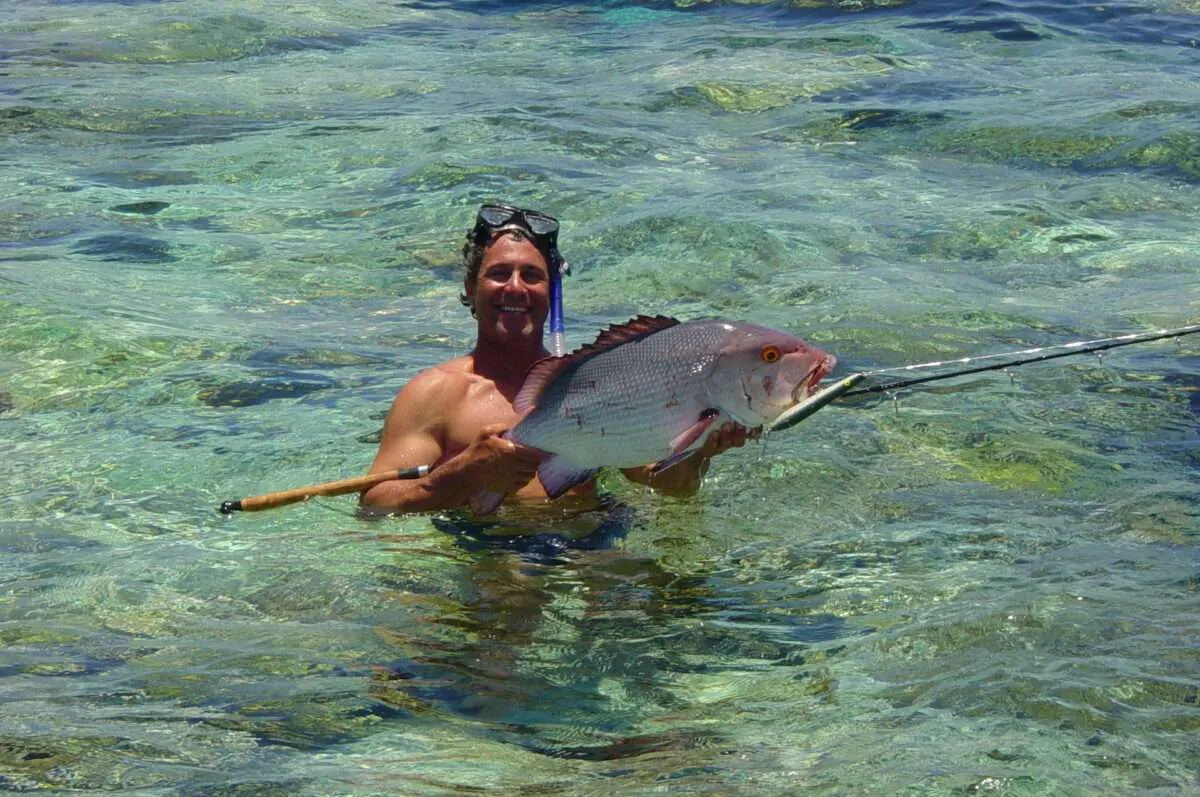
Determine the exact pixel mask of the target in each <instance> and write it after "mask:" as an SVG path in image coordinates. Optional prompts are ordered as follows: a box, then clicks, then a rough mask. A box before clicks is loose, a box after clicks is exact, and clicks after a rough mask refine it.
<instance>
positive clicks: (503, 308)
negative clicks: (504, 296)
mask: <svg viewBox="0 0 1200 797" xmlns="http://www.w3.org/2000/svg"><path fill="white" fill-rule="evenodd" d="M500 312H502V313H528V312H529V308H528V307H517V306H516V305H511V304H502V305H500Z"/></svg>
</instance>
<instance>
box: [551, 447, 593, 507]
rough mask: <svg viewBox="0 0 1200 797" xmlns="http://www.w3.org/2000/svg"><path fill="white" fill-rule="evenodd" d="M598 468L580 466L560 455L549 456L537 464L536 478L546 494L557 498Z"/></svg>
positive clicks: (590, 475) (591, 474)
mask: <svg viewBox="0 0 1200 797" xmlns="http://www.w3.org/2000/svg"><path fill="white" fill-rule="evenodd" d="M598 470H600V469H599V468H580V467H579V466H578V465H575V464H573V463H571V462H568V461H567V460H566V459H564V458H563V457H562V455H556V456H553V457H550V459H547V460H545V461H544V462H542V464H541V465H539V466H538V479H540V480H541V482H542V487H544V488H546V495H548V496H550V497H551V498H558V497H559V496H560V495H562V494H563V493H565V492H566V491H567V490H569V489H571V488H572V487H574V486H575V485H577V484H579V483H581V482H585V481H587V480H588V479H590V478H592V477H593V476H595V475H596V471H598Z"/></svg>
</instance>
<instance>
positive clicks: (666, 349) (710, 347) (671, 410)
mask: <svg viewBox="0 0 1200 797" xmlns="http://www.w3.org/2000/svg"><path fill="white" fill-rule="evenodd" d="M836 363H837V360H836V359H835V358H834V357H833V356H832V355H830V354H826V353H825V352H823V351H821V350H820V349H818V348H815V347H813V346H810V345H808V344H807V343H805V342H804V341H802V340H800V339H799V338H797V337H795V336H794V335H789V334H787V333H786V332H779V331H776V330H773V329H768V328H766V327H761V326H755V325H753V324H746V323H741V322H737V321H723V320H719V319H716V320H714V319H708V320H701V321H689V322H686V323H680V322H678V321H676V320H675V319H674V318H668V317H666V316H654V317H649V316H638V317H637V318H635V319H633V320H632V321H630V322H628V323H626V324H621V325H618V326H612V327H609V328H608V329H607V330H605V331H604V332H602V333H600V336H599V337H598V338H597V339H596V342H595V343H591V344H588V345H586V346H583V347H582V348H580V349H578V350H576V351H575V352H572V353H571V354H568V355H567V356H565V357H550V358H547V359H544V360H541V361H540V362H538V363H536V364H535V365H534V366H533V367H532V368H531V369H530V370H529V373H528V374H527V375H526V377H525V383H524V385H523V386H522V388H521V391H520V393H518V395H517V397H516V399H515V401H514V402H513V408H514V409H515V410H516V411H517V413H518V415H519V416H520V417H521V420H520V421H519V422H518V423H517V425H516V426H514V427H513V428H512V429H510V430H509V431H508V432H507V433H506V434H505V436H506V437H507V438H508V439H510V440H512V441H513V442H516V443H520V444H522V445H525V446H531V447H533V448H537V449H540V450H541V451H544V452H546V453H547V454H549V455H550V456H548V457H547V458H546V459H545V460H544V461H543V462H542V464H541V465H540V466H539V468H538V478H539V479H540V480H541V482H542V486H543V487H544V488H545V489H546V493H547V494H548V495H549V496H550V497H551V498H557V497H558V496H560V495H562V494H563V493H564V492H566V491H567V490H568V489H569V488H570V487H572V486H574V485H576V484H579V483H580V482H583V481H586V480H587V479H590V478H591V477H592V476H593V475H595V473H596V471H597V470H599V469H600V468H602V467H605V466H614V467H618V468H631V467H636V466H639V465H646V464H649V463H656V464H655V467H656V469H657V470H659V471H661V470H665V469H666V468H668V467H670V466H671V465H674V464H675V463H677V462H679V461H680V460H682V459H684V458H685V457H687V456H688V455H690V454H691V453H692V452H693V451H695V450H696V449H698V448H700V447H701V446H702V445H704V442H705V439H706V438H707V437H708V433H709V432H710V431H712V430H714V429H718V428H720V426H721V424H722V423H724V422H725V421H726V420H732V421H736V422H737V423H739V424H741V425H742V426H745V427H747V428H753V427H756V426H760V425H764V424H769V423H771V422H772V421H773V420H775V418H777V417H779V415H780V414H782V413H783V412H784V410H786V409H788V408H789V407H791V406H793V405H794V404H795V403H796V402H797V401H800V400H803V399H804V398H806V397H807V396H808V395H809V393H810V392H811V391H812V390H813V389H814V388H815V387H816V386H817V383H818V382H820V381H821V379H822V378H823V377H824V376H825V375H826V374H828V373H829V372H830V371H831V370H833V367H834V365H835V364H836ZM500 498H501V497H500V496H496V495H494V494H482V493H481V494H479V495H478V496H476V497H475V498H474V499H472V502H471V504H472V507H473V508H474V510H475V511H476V513H478V514H486V513H487V512H489V511H491V510H492V509H494V508H495V505H496V504H497V503H499V500H500Z"/></svg>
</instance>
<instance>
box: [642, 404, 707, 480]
mask: <svg viewBox="0 0 1200 797" xmlns="http://www.w3.org/2000/svg"><path fill="white" fill-rule="evenodd" d="M720 415H721V413H720V411H719V410H712V409H709V410H705V411H704V412H702V413H700V420H698V421H696V422H695V423H693V424H692V425H691V426H689V427H688V428H686V429H684V430H683V431H682V432H680V434H679V435H678V436H677V437H676V438H675V439H674V440H672V441H671V453H670V454H668V455H667V456H666V457H665V458H663V459H660V460H659V461H658V462H655V463H654V464H653V465H651V466H650V473H651V474H653V475H655V476H657V475H658V474H660V473H662V472H663V471H664V470H666V469H668V468H671V467H674V466H675V465H678V464H679V463H680V462H683V461H684V460H685V459H687V458H688V457H690V456H691V455H692V453H693V452H694V451H695V450H696V449H697V448H699V446H698V445H696V443H697V442H699V441H700V440H701V439H703V437H704V435H705V433H706V432H708V430H709V429H710V428H712V425H713V423H714V422H716V420H717V418H718V417H720Z"/></svg>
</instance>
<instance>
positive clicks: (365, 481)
mask: <svg viewBox="0 0 1200 797" xmlns="http://www.w3.org/2000/svg"><path fill="white" fill-rule="evenodd" d="M429 471H430V466H429V465H421V466H419V467H416V468H400V469H399V470H389V471H384V472H382V473H370V474H367V475H366V476H355V477H353V478H350V479H340V480H338V481H335V482H325V483H324V484H312V485H309V486H308V487H296V488H295V489H292V490H281V491H279V492H277V493H265V494H264V495H254V496H251V497H249V498H243V499H241V500H240V501H225V502H223V503H222V504H221V514H222V515H230V514H233V513H234V512H257V511H259V510H260V509H274V508H275V507H277V506H287V505H288V504H294V503H297V502H299V501H307V500H308V499H309V498H312V497H314V496H318V495H345V494H346V493H357V492H360V491H362V490H366V489H367V488H368V487H374V486H375V485H377V484H379V483H380V482H386V481H391V480H392V479H419V478H421V477H422V476H425V475H427V474H428V473H429Z"/></svg>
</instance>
